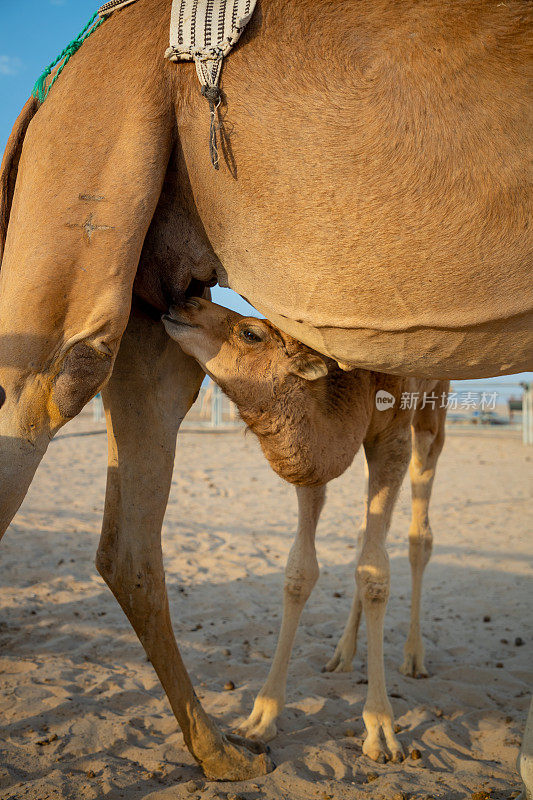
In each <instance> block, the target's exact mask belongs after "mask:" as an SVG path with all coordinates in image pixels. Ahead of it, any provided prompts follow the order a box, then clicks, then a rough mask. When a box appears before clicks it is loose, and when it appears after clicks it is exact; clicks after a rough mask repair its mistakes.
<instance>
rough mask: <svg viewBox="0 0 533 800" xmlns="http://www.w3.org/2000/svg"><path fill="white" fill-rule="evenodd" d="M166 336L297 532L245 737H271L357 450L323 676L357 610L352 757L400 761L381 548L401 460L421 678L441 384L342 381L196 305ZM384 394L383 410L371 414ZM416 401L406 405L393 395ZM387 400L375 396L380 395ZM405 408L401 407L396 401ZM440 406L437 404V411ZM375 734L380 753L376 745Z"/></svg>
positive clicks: (410, 660) (411, 649) (340, 653)
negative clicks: (364, 677)
mask: <svg viewBox="0 0 533 800" xmlns="http://www.w3.org/2000/svg"><path fill="white" fill-rule="evenodd" d="M163 321H164V324H165V328H166V330H167V333H169V335H170V336H171V337H172V338H173V339H174V340H175V341H176V342H178V344H179V345H180V346H181V348H182V349H183V350H184V352H185V353H187V354H188V355H190V356H192V357H193V358H195V359H196V360H197V361H198V363H199V364H200V366H201V367H202V368H203V369H204V370H205V371H206V372H207V373H208V374H209V375H210V376H211V377H212V378H213V379H214V380H215V381H216V382H217V383H218V384H219V385H220V387H221V388H222V390H223V391H224V392H225V393H226V394H227V395H228V397H230V398H231V400H233V402H234V403H235V404H236V405H237V407H238V409H239V412H240V414H241V416H242V418H243V420H244V421H245V422H246V424H247V425H248V427H249V428H250V429H251V430H252V431H253V432H254V433H255V434H256V435H257V437H258V438H259V442H260V444H261V447H262V449H263V452H264V453H265V455H266V457H267V459H268V461H269V462H270V464H271V466H272V468H273V469H274V470H275V471H276V472H277V473H278V475H280V476H281V477H282V478H285V480H287V481H289V482H290V483H293V484H295V485H296V486H297V487H298V489H297V496H298V507H299V513H298V519H299V524H298V531H297V534H296V540H295V542H294V546H293V548H292V550H291V552H290V555H289V559H288V562H287V567H286V583H285V595H284V600H285V602H284V610H283V621H282V625H281V631H280V635H279V639H278V645H277V648H276V654H275V656H274V660H273V663H272V667H271V670H270V673H269V676H268V678H267V681H266V683H265V685H264V686H263V688H262V689H261V691H260V693H259V695H258V697H257V698H256V701H255V704H254V708H253V711H252V713H251V715H250V717H249V719H248V720H247V722H246V723H245V724H244V725H243V726H242V729H241V731H242V732H243V733H245V734H246V735H247V736H251V737H260V738H263V739H265V740H268V739H272V738H273V737H274V736H275V735H276V724H275V721H276V718H277V716H278V715H279V713H280V712H281V710H282V708H283V706H284V704H285V687H286V682H287V670H288V663H289V658H290V653H291V650H292V645H293V642H294V636H295V634H296V628H297V625H298V621H299V619H300V615H301V613H302V610H303V607H304V605H305V602H306V600H307V599H308V597H309V595H310V594H311V591H312V589H313V586H314V585H315V583H316V581H317V579H318V563H317V559H316V553H315V533H316V526H317V524H318V519H319V516H320V511H321V509H322V506H323V504H324V500H325V495H326V483H327V482H328V481H330V480H332V479H333V478H336V477H338V476H339V475H341V474H342V473H343V472H344V471H345V470H346V469H347V468H348V467H349V466H350V464H351V463H352V461H353V459H354V456H355V454H356V453H357V451H358V450H359V448H360V446H361V445H363V446H364V450H365V455H366V459H367V466H368V496H367V499H366V512H365V521H364V523H363V528H362V537H361V539H362V544H361V552H360V555H359V558H358V562H357V569H356V580H357V589H356V593H355V597H354V602H353V605H352V609H351V612H350V616H349V619H348V622H347V624H346V628H345V630H344V633H343V635H342V637H341V640H340V642H339V644H338V646H337V648H336V651H335V654H334V656H333V658H332V659H331V661H330V662H329V663H328V664H327V666H326V669H327V670H329V671H331V670H337V671H341V672H342V671H347V670H349V669H351V663H352V660H353V657H354V655H355V648H356V640H357V631H358V628H359V621H360V618H361V610H362V609H364V612H365V618H366V622H367V631H368V697H367V702H366V704H365V708H364V711H363V719H364V721H365V725H366V728H367V732H368V735H367V738H366V740H365V742H364V745H363V752H364V753H365V754H366V755H368V756H370V757H371V758H373V759H376V760H385V758H386V757H387V756H390V757H391V758H392V760H393V761H398V760H400V759H401V758H402V748H401V745H400V743H399V741H398V739H397V738H396V736H395V734H394V719H393V716H392V708H391V705H390V703H389V701H388V698H387V691H386V687H385V667H384V662H383V620H384V616H385V608H386V604H387V600H388V596H389V564H388V556H387V553H386V550H385V540H386V536H387V532H388V528H389V524H390V519H391V514H392V508H393V505H394V502H395V500H396V496H397V494H398V491H399V489H400V486H401V484H402V481H403V478H404V475H405V472H406V470H407V465H408V463H409V458H410V457H411V431H412V442H413V452H412V457H411V468H410V473H411V485H412V495H413V501H412V511H413V516H412V522H411V528H410V530H409V556H410V561H411V569H412V582H413V592H412V604H411V627H410V631H409V636H408V639H407V642H406V646H405V661H404V664H403V666H402V672H404V673H405V674H407V675H412V676H414V677H418V676H420V677H425V676H427V671H426V668H425V666H424V646H423V643H422V637H421V633H420V602H421V591H422V575H423V572H424V568H425V566H426V564H427V562H428V561H429V557H430V555H431V547H432V534H431V529H430V526H429V517H428V508H429V501H430V497H431V489H432V485H433V478H434V475H435V468H436V463H437V459H438V456H439V454H440V452H441V450H442V446H443V444H444V422H445V417H446V403H445V400H446V397H447V392H448V388H449V384H448V382H447V381H424V380H417V379H414V378H400V377H394V376H392V375H386V374H383V373H378V372H370V371H368V370H353V371H351V372H343V371H342V370H341V369H340V368H339V367H338V366H337V364H336V363H335V362H334V361H332V360H331V359H323V358H322V357H321V356H320V355H318V354H317V353H313V352H312V351H311V350H310V349H309V348H308V347H307V346H306V345H304V344H301V343H300V342H298V341H296V339H294V338H293V337H292V336H289V335H288V334H285V333H283V332H282V331H280V330H279V328H276V327H275V326H274V325H272V324H271V323H270V322H268V321H267V320H258V319H255V318H252V317H243V316H241V315H240V314H237V313H235V312H234V311H229V310H228V309H227V308H223V307H222V306H219V305H216V304H215V303H210V302H209V301H208V300H204V299H200V298H189V299H188V300H187V301H186V302H185V303H184V304H183V305H182V307H180V308H179V309H171V312H170V315H168V314H167V315H164V317H163ZM383 393H388V396H389V398H390V397H392V398H394V400H395V402H394V404H393V405H390V406H385V407H383V408H381V406H380V407H379V408H378V407H377V405H376V402H377V398H379V397H380V395H381V396H383ZM404 393H405V394H406V395H410V394H411V393H418V395H417V399H418V400H419V402H420V408H416V406H417V405H418V402H417V403H416V404H415V403H411V402H409V403H405V402H403V403H402V395H404ZM385 396H387V395H385ZM404 399H405V398H404ZM443 401H444V402H443ZM381 733H383V737H384V740H385V742H386V746H387V748H388V752H387V750H386V749H385V747H384V745H383V742H382V741H381Z"/></svg>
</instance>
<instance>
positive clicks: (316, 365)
mask: <svg viewBox="0 0 533 800" xmlns="http://www.w3.org/2000/svg"><path fill="white" fill-rule="evenodd" d="M289 372H290V373H291V375H299V377H300V378H304V379H305V380H306V381H316V380H317V379H318V378H323V377H324V375H327V374H328V368H327V365H326V362H325V361H323V359H321V358H320V356H315V355H314V354H313V353H299V354H298V355H297V356H292V358H291V360H290V364H289Z"/></svg>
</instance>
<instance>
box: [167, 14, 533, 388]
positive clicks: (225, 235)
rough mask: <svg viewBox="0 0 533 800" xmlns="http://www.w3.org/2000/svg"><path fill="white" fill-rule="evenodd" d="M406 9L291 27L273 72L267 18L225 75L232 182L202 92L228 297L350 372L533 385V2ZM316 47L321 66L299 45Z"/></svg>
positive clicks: (196, 171)
mask: <svg viewBox="0 0 533 800" xmlns="http://www.w3.org/2000/svg"><path fill="white" fill-rule="evenodd" d="M290 5H291V4H287V7H289V6H290ZM304 5H305V6H306V5H307V4H304ZM356 5H357V4H356ZM386 8H389V12H390V13H392V10H391V8H390V7H389V6H388V5H387V4H377V5H373V6H372V8H371V7H369V6H367V5H366V4H365V8H364V14H362V13H360V12H361V9H360V7H359V11H358V10H357V9H356V8H355V7H354V14H353V20H354V24H353V26H352V27H348V28H344V29H342V30H341V31H339V30H338V29H335V28H334V26H333V21H334V15H333V12H331V13H332V19H331V20H328V19H326V24H325V27H324V26H316V27H313V26H306V19H307V17H306V14H305V13H303V14H302V13H300V15H299V16H298V15H296V14H294V15H293V17H292V20H291V18H290V17H289V15H288V14H287V17H286V19H285V25H284V26H283V27H282V28H281V29H280V26H279V24H278V26H277V27H278V31H277V34H278V38H277V40H276V42H275V44H274V47H275V49H276V51H279V61H278V62H277V63H275V64H274V65H273V64H272V62H271V61H270V60H269V61H268V64H267V63H266V62H265V59H264V58H262V57H261V50H260V43H261V41H263V39H264V37H266V36H267V35H268V30H269V29H270V26H271V25H272V20H271V19H270V14H269V7H268V6H267V7H266V8H265V9H264V12H263V13H262V14H261V15H259V16H258V18H257V20H255V21H254V22H252V24H251V25H250V40H249V45H248V46H246V47H242V48H238V49H237V50H236V51H235V53H234V54H233V55H232V56H231V58H229V59H228V62H227V64H226V66H225V68H224V78H223V90H224V94H225V98H227V106H223V107H222V108H221V140H222V145H223V147H222V148H221V149H222V150H223V152H224V155H225V163H223V164H222V166H221V169H220V171H219V172H218V173H215V172H214V171H213V170H211V168H210V164H209V160H208V157H207V153H206V154H205V157H204V158H203V159H202V158H200V155H201V153H202V145H203V147H204V150H205V149H206V145H205V139H206V135H207V130H206V129H207V119H206V117H207V113H206V108H205V105H206V104H205V101H204V100H203V99H202V98H201V97H195V95H194V94H193V93H191V95H190V97H189V98H188V102H187V103H186V104H184V105H183V107H182V108H181V109H180V111H179V113H178V126H179V130H180V139H181V145H182V148H183V155H184V161H185V165H186V167H187V172H188V177H189V180H190V184H191V188H192V193H193V196H194V201H195V204H196V207H197V209H198V211H199V214H200V217H201V220H202V223H203V225H204V227H205V229H206V231H207V234H208V236H209V239H210V241H211V244H212V245H213V247H214V250H215V252H216V253H217V255H218V257H219V258H220V261H221V263H222V265H223V269H221V270H220V272H219V278H220V281H221V283H223V284H224V283H225V284H226V285H228V286H230V287H231V288H232V289H235V290H236V291H237V292H239V293H240V294H242V295H243V296H244V297H246V298H247V299H248V300H249V301H250V302H251V303H252V304H253V305H254V306H256V308H258V309H259V310H260V311H261V312H262V313H263V314H265V316H267V317H268V318H269V319H271V320H272V321H273V322H275V323H276V325H278V326H279V327H281V328H282V329H283V330H285V331H286V332H288V333H290V334H292V335H294V336H296V337H297V338H298V339H300V340H302V341H303V342H305V343H307V344H309V345H310V346H312V347H314V348H316V349H317V350H319V351H321V352H322V353H325V354H327V355H330V356H333V357H334V358H336V359H337V360H339V361H341V362H346V363H347V364H352V365H357V366H362V367H368V368H371V369H374V370H380V371H385V372H394V373H398V374H404V375H425V376H432V377H436V378H445V377H453V378H460V377H470V378H473V377H484V376H489V375H497V374H502V373H510V372H516V371H521V370H525V369H527V368H528V367H530V366H531V363H532V351H533V344H532V338H531V331H532V317H531V309H532V306H533V302H532V299H533V297H532V282H531V277H530V275H531V235H530V233H529V232H528V230H529V229H528V222H529V220H530V218H531V193H530V177H531V176H530V172H529V164H530V162H531V146H530V145H531V136H530V131H531V118H530V115H529V112H528V101H527V98H528V90H527V80H528V75H529V74H530V63H529V62H528V58H527V57H526V56H527V53H526V38H525V37H526V34H527V30H528V25H527V20H526V19H525V12H526V6H525V5H524V4H516V5H515V6H513V8H512V9H510V8H509V7H507V6H505V7H503V6H501V5H497V4H496V3H494V4H489V5H487V6H485V7H484V9H482V8H481V7H478V6H477V5H476V4H471V5H470V7H469V8H468V9H465V8H463V7H462V6H461V7H459V6H454V5H452V6H448V7H447V8H446V9H442V8H440V9H439V10H438V13H437V7H436V6H435V4H433V3H428V4H425V5H424V6H423V7H421V6H420V4H418V5H416V6H411V4H409V3H406V4H404V5H403V6H402V8H398V6H397V5H395V10H394V26H393V27H391V19H390V18H389V12H387V11H386ZM301 9H302V6H300V10H301ZM324 13H325V14H326V12H324ZM329 23H331V25H332V27H331V28H330V27H328V26H329ZM304 27H305V30H303V31H302V30H301V29H300V28H302V29H303V28H304ZM324 29H326V30H334V29H335V36H336V37H337V39H336V41H335V43H334V45H333V46H332V43H331V42H324V40H323V38H324V37H323V34H324ZM302 36H303V37H305V39H306V41H307V45H308V48H307V51H306V54H304V53H303V52H301V53H297V52H295V50H294V46H293V47H292V49H291V44H290V43H291V41H292V42H294V41H300V40H301V38H302ZM328 45H329V46H332V50H330V51H329V52H328V53H327V54H326V51H325V49H326V48H327V47H328ZM243 76H245V77H243Z"/></svg>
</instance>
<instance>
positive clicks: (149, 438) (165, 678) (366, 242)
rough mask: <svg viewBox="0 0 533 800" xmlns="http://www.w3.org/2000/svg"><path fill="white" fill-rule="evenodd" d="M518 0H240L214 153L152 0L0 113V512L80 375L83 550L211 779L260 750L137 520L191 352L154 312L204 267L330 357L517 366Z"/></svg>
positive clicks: (72, 399)
mask: <svg viewBox="0 0 533 800" xmlns="http://www.w3.org/2000/svg"><path fill="white" fill-rule="evenodd" d="M531 14H532V8H531V4H530V3H528V2H527V0H517V1H516V2H513V0H508V2H506V3H500V2H497V0H493V1H492V2H485V1H484V2H481V0H466V1H465V2H460V3H447V4H445V5H444V6H443V5H442V4H441V3H440V2H438V0H427V1H426V2H424V3H419V2H415V1H414V0H405V2H402V3H397V2H395V0H371V1H370V0H346V1H345V2H343V3H338V2H334V1H333V0H262V1H261V2H260V3H259V4H258V6H257V8H256V11H255V12H254V16H253V18H252V21H251V22H250V23H249V25H248V27H247V29H246V30H245V32H244V34H243V37H242V38H241V40H240V42H239V44H238V46H237V47H236V48H235V50H234V52H233V53H232V54H231V55H230V56H229V58H228V59H227V63H226V65H225V67H224V73H223V82H222V89H223V93H224V101H223V105H222V107H221V109H220V112H221V123H222V125H223V130H222V131H221V135H222V138H223V142H224V147H223V151H224V158H223V159H222V164H221V169H220V170H219V171H218V172H215V171H214V170H213V169H212V166H211V163H210V159H209V155H208V146H207V142H208V136H209V131H208V127H209V115H208V113H207V104H206V100H205V99H204V98H203V97H202V96H201V94H200V92H199V87H198V82H197V78H196V74H195V70H194V66H193V65H191V64H188V65H179V66H176V65H175V64H173V63H170V62H168V61H165V60H164V58H163V54H164V52H165V49H166V47H167V44H168V30H169V17H170V1H169V0H139V2H136V3H133V4H132V5H128V6H126V7H125V8H123V9H122V10H120V11H118V12H116V13H114V14H113V15H112V16H111V17H110V18H109V19H108V20H107V21H106V22H105V23H104V24H103V25H102V26H101V27H100V28H99V29H98V30H97V31H96V32H95V33H94V34H93V35H92V36H91V37H90V38H89V39H88V40H87V41H86V42H85V44H84V45H83V47H82V48H81V50H80V51H79V52H78V53H76V54H75V56H74V57H73V58H72V59H71V61H70V62H69V63H68V65H67V66H66V68H65V69H64V71H63V73H62V75H61V77H60V78H59V80H58V81H57V82H56V83H55V85H54V86H53V88H52V90H51V92H50V95H49V97H48V99H47V100H46V101H45V102H44V103H43V104H42V106H40V107H38V104H37V102H36V101H34V100H30V101H29V102H28V103H27V104H26V106H25V108H24V110H23V111H22V113H21V115H20V117H19V119H18V120H17V122H16V124H15V128H14V130H13V133H12V135H11V138H10V140H9V143H8V146H7V150H6V153H5V156H4V161H3V164H2V173H1V186H0V191H1V195H0V197H1V211H0V244H1V247H0V253H1V252H2V250H3V258H2V264H1V278H0V280H1V283H0V384H1V385H2V386H3V387H4V389H5V392H6V401H5V403H4V406H3V408H2V410H1V412H0V436H1V446H2V461H1V467H0V470H1V473H0V474H1V487H0V527H1V530H2V531H3V530H5V528H6V527H7V525H8V524H9V523H10V521H11V519H12V517H13V515H14V514H15V512H16V511H17V509H18V507H19V505H20V503H21V502H22V499H23V497H24V495H25V493H26V490H27V488H28V485H29V484H30V482H31V480H32V477H33V474H34V472H35V470H36V468H37V465H38V464H39V461H40V460H41V458H42V456H43V454H44V452H45V450H46V448H47V445H48V443H49V441H50V438H51V437H52V436H53V435H54V434H55V433H56V431H57V430H58V429H59V428H60V427H61V426H62V425H63V424H64V423H65V422H67V421H68V420H69V419H71V418H72V417H74V416H75V415H76V414H77V413H78V412H79V411H80V410H81V408H82V407H83V406H84V405H85V403H86V402H87V401H88V400H89V399H90V398H91V397H92V396H93V395H94V394H95V393H96V392H97V391H99V390H100V389H103V395H104V398H105V403H106V410H107V420H108V431H109V470H108V482H107V495H106V504H105V513H104V522H103V531H102V538H101V543H100V547H99V550H98V556H97V567H98V569H99V571H100V573H101V574H102V576H103V577H104V579H105V581H106V582H107V583H108V585H109V586H110V588H111V590H112V591H113V593H114V594H115V596H116V597H117V599H118V601H119V603H120V604H121V606H122V608H123V609H124V611H125V613H126V614H127V616H128V618H129V620H130V622H131V623H132V625H133V627H134V629H135V631H136V633H137V635H138V636H139V639H140V640H141V642H142V644H143V646H144V648H145V650H146V653H147V655H148V657H149V659H150V660H151V662H152V663H153V665H154V667H155V669H156V671H157V674H158V676H159V678H160V680H161V682H162V684H163V686H164V689H165V691H166V693H167V695H168V698H169V700H170V703H171V706H172V709H173V711H174V713H175V715H176V717H177V720H178V722H179V724H180V727H181V729H182V731H183V735H184V738H185V742H186V743H187V746H188V747H189V749H190V750H191V752H192V753H193V755H194V756H195V758H196V759H197V761H198V762H199V763H200V764H201V766H202V767H203V769H204V771H205V773H206V774H207V775H208V776H210V777H218V778H233V779H237V778H244V777H248V776H251V775H257V774H260V773H263V772H265V771H266V770H268V768H269V762H268V758H267V756H266V755H265V754H264V753H262V752H257V751H254V750H253V746H252V745H251V744H249V743H248V744H247V743H245V742H243V741H242V740H238V739H235V738H230V737H228V736H224V735H223V734H222V733H221V732H220V731H219V729H218V728H217V726H216V725H215V724H214V723H213V722H212V721H211V720H210V719H209V718H208V717H207V715H206V714H205V712H204V710H203V708H202V706H201V705H200V703H199V701H198V699H197V697H196V695H195V693H194V690H193V688H192V685H191V683H190V680H189V677H188V675H187V672H186V670H185V667H184V665H183V662H182V660H181V658H180V654H179V651H178V647H177V645H176V642H175V638H174V634H173V632H172V628H171V623H170V617H169V610H168V601H167V595H166V589H165V582H164V573H163V567H162V556H161V545H160V528H161V522H162V519H163V514H164V510H165V505H166V501H167V496H168V491H169V486H170V480H171V472H172V466H173V460H174V447H175V439H176V432H177V428H178V426H179V423H180V420H181V419H182V418H183V416H184V415H185V414H186V412H187V410H188V408H189V407H190V405H191V403H192V402H193V399H194V397H195V395H196V393H197V391H198V387H199V385H200V382H201V380H202V373H201V371H200V369H199V368H198V366H197V365H196V364H195V362H193V361H192V360H191V359H190V358H188V357H186V356H185V355H184V354H183V353H182V352H181V351H180V349H179V347H178V346H177V345H176V344H175V343H174V342H172V341H171V340H169V339H168V338H167V337H166V335H165V333H164V330H163V327H162V325H161V324H160V322H159V315H160V313H161V312H164V311H166V310H167V308H168V306H169V305H170V304H174V305H177V304H179V303H180V300H182V299H183V297H184V295H185V294H186V292H187V291H189V292H191V291H194V292H195V293H196V294H198V293H199V291H201V287H202V285H208V284H209V283H212V282H213V281H215V280H218V281H219V282H220V283H221V284H222V285H229V286H231V287H232V288H233V289H235V290H236V291H238V292H240V293H241V294H242V295H243V296H245V297H247V298H248V299H249V300H250V301H251V302H252V303H253V304H254V305H255V306H256V307H257V308H259V309H260V310H261V311H263V313H264V314H265V315H266V316H267V317H269V318H270V319H271V320H272V321H273V322H274V323H275V324H277V325H278V326H279V327H280V328H281V329H282V330H285V331H286V332H287V333H290V334H293V335H295V336H296V337H297V338H298V339H300V340H301V341H303V342H305V343H307V344H309V345H310V346H311V347H313V348H315V349H316V350H318V351H320V352H321V353H323V354H325V355H329V356H332V357H334V358H335V359H336V360H338V361H339V362H342V363H343V364H344V365H345V366H346V365H348V366H349V365H358V366H361V367H368V368H370V369H373V370H379V371H383V372H387V371H388V372H395V373H398V374H402V375H425V376H428V377H434V378H446V377H455V378H458V377H481V376H486V375H493V374H500V373H505V372H513V371H519V370H524V369H526V368H527V366H528V357H529V355H530V352H531V336H530V327H531V317H530V316H529V315H530V309H531V305H532V303H531V291H530V282H529V274H528V252H529V244H530V243H529V240H528V226H527V222H528V195H527V178H528V173H527V169H528V167H527V165H528V163H529V158H528V154H527V147H528V134H529V128H528V125H529V121H528V116H527V115H528V102H527V101H528V92H527V81H528V74H529V65H528V58H527V47H528V39H527V37H528V34H529V33H530V31H531V27H530V26H531ZM132 292H133V297H134V302H133V303H132ZM379 563H380V567H379V569H378V570H377V571H376V581H377V582H378V583H380V582H382V581H383V577H384V575H383V574H382V573H385V572H387V571H388V562H387V558H386V555H385V554H383V557H382V558H381V557H380V561H379ZM369 591H370V592H371V591H372V586H369ZM385 716H386V715H385ZM383 724H385V725H387V726H390V724H391V720H390V719H388V718H387V719H385V718H384V719H383V720H381V722H380V721H379V719H377V721H376V722H375V725H377V726H378V728H376V729H375V730H374V729H373V730H372V731H371V734H372V737H373V738H374V739H375V738H376V737H379V726H382V725H383ZM385 753H386V751H385V748H384V747H383V750H382V751H381V752H380V753H379V756H380V757H383V756H384V754H385Z"/></svg>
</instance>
